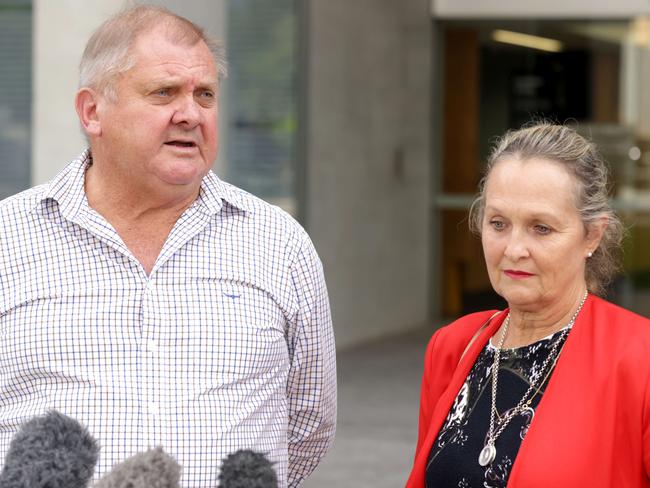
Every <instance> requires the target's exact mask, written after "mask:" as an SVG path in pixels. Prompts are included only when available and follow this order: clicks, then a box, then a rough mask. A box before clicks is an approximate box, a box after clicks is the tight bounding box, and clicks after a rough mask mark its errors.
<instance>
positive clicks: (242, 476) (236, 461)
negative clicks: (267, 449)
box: [219, 449, 278, 488]
mask: <svg viewBox="0 0 650 488" xmlns="http://www.w3.org/2000/svg"><path fill="white" fill-rule="evenodd" d="M219 488H278V476H277V475H276V473H275V470H274V469H273V464H272V463H271V461H269V460H268V459H267V458H266V456H265V455H264V454H262V453H259V452H255V451H251V450H249V449H242V450H239V451H237V452H235V453H234V454H230V455H229V456H228V457H227V458H226V459H224V461H223V463H222V464H221V472H220V473H219Z"/></svg>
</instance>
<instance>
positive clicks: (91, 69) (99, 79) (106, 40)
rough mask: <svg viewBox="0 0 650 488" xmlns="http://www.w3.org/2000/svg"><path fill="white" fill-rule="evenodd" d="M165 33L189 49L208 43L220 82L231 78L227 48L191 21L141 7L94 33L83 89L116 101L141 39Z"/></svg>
mask: <svg viewBox="0 0 650 488" xmlns="http://www.w3.org/2000/svg"><path fill="white" fill-rule="evenodd" d="M158 27H162V28H164V29H165V32H166V34H167V36H168V37H169V39H170V41H172V42H174V43H179V44H182V45H187V46H194V45H195V44H197V43H198V42H201V41H202V42H204V43H205V44H206V45H207V46H208V49H210V52H212V55H213V56H214V61H215V64H216V67H217V75H218V78H219V81H221V80H222V79H224V78H225V77H226V76H227V74H228V70H227V65H226V57H225V53H224V49H223V45H222V44H221V43H220V42H218V41H216V40H214V39H212V38H211V37H209V36H208V35H207V34H206V33H205V32H204V30H203V29H202V28H201V27H199V26H198V25H196V24H194V23H193V22H190V21H189V20H187V19H185V18H183V17H181V16H179V15H176V14H174V13H173V12H171V11H169V10H167V9H166V8H163V7H158V6H154V5H140V6H137V7H132V8H128V9H126V10H123V11H121V12H119V13H118V14H116V15H114V16H113V17H111V18H110V19H108V20H107V21H105V22H104V23H103V24H102V25H101V26H99V28H98V29H97V30H96V31H95V32H94V33H93V35H92V36H91V38H90V40H89V41H88V44H86V49H85V50H84V53H83V55H82V57H81V63H80V64H79V88H84V87H88V88H93V89H95V90H97V91H99V92H100V93H103V94H104V95H106V96H107V97H110V98H112V99H115V98H116V95H117V94H116V93H115V92H114V89H113V83H112V82H113V80H114V79H115V77H116V76H117V75H119V74H121V73H124V72H125V71H128V70H129V69H131V68H133V67H134V66H135V63H136V59H135V56H134V55H133V52H132V48H133V45H134V43H135V41H136V39H137V38H138V36H139V35H141V34H143V33H145V32H149V31H151V30H153V29H154V28H158Z"/></svg>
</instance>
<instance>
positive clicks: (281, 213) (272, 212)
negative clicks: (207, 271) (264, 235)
mask: <svg viewBox="0 0 650 488" xmlns="http://www.w3.org/2000/svg"><path fill="white" fill-rule="evenodd" d="M221 184H222V185H223V188H224V190H225V192H226V195H227V197H229V198H230V200H231V201H229V203H230V204H231V205H234V206H237V207H239V208H241V209H243V210H244V211H245V212H246V213H247V215H248V216H249V218H251V219H252V221H253V222H254V223H255V224H260V225H264V226H265V227H266V226H268V229H272V230H276V231H279V232H283V233H289V234H294V235H296V236H306V235H307V234H306V232H305V230H304V229H303V227H302V225H300V223H298V221H297V220H296V219H295V218H294V217H293V216H292V215H291V214H290V213H289V212H288V211H286V210H284V209H283V208H281V207H280V206H278V205H274V204H272V203H269V202H267V201H265V200H263V199H262V198H260V197H257V196H255V195H253V194H252V193H249V192H248V191H246V190H244V189H242V188H240V187H238V186H235V185H233V184H232V183H228V182H225V181H223V180H221ZM227 201H228V200H227Z"/></svg>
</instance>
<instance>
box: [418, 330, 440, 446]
mask: <svg viewBox="0 0 650 488" xmlns="http://www.w3.org/2000/svg"><path fill="white" fill-rule="evenodd" d="M439 336H440V330H438V331H437V332H436V333H435V334H433V336H432V337H431V340H430V341H429V345H428V346H427V351H426V354H425V356H424V372H423V375H422V387H421V388H420V418H419V423H418V442H417V447H416V449H415V455H416V456H417V454H418V453H419V452H420V449H421V448H422V443H423V442H424V439H425V438H426V436H427V431H428V427H429V424H430V423H431V415H432V413H433V408H434V407H435V404H436V402H437V400H438V397H439V396H440V393H438V394H437V395H435V391H436V390H437V389H439V388H436V386H438V385H436V384H434V383H433V382H432V378H431V369H432V363H433V360H434V357H435V355H434V350H435V346H436V340H437V339H438V337H439Z"/></svg>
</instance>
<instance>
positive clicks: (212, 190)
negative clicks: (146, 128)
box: [39, 149, 251, 220]
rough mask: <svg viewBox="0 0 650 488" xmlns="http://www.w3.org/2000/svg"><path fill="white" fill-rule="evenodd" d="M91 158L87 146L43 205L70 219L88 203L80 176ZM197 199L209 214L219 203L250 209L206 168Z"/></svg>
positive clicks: (217, 209)
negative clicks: (52, 203)
mask: <svg viewBox="0 0 650 488" xmlns="http://www.w3.org/2000/svg"><path fill="white" fill-rule="evenodd" d="M92 160H93V158H92V154H91V152H90V149H86V150H85V151H84V152H82V153H81V155H80V156H79V157H78V158H76V159H74V160H73V161H72V162H71V163H70V164H68V166H66V167H65V168H64V169H63V171H61V172H60V173H59V174H58V175H57V176H55V177H54V179H53V180H52V181H50V183H49V184H48V185H47V186H46V188H45V191H44V192H43V194H42V196H41V198H40V200H39V202H40V203H41V204H44V203H45V202H47V201H50V200H54V201H56V202H57V203H58V205H59V211H60V212H61V215H62V216H63V217H65V218H66V219H68V220H72V219H74V217H75V216H76V215H78V214H79V212H80V211H81V210H82V209H83V208H84V207H87V206H88V201H87V200H86V192H85V189H84V179H85V173H86V169H87V168H88V166H90V165H91V164H92ZM197 200H198V201H197V203H199V204H200V205H201V206H202V207H203V208H205V209H207V211H208V212H209V213H210V214H217V213H219V212H220V211H221V209H222V207H223V202H226V203H227V204H229V205H231V206H233V207H235V208H238V209H240V210H244V211H246V212H250V211H251V207H250V205H249V203H248V202H247V201H245V199H244V198H242V194H241V192H240V191H238V190H237V189H236V188H235V187H233V186H232V185H229V184H227V183H225V182H223V181H221V180H220V179H219V178H218V177H217V175H216V174H214V172H213V171H209V172H208V174H207V175H205V176H204V177H203V181H202V182H201V191H200V193H199V197H198V199H197Z"/></svg>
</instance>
